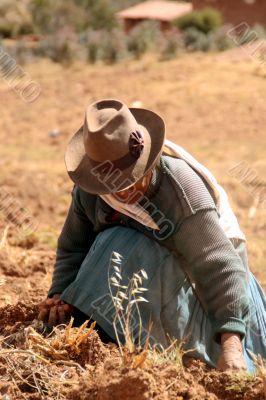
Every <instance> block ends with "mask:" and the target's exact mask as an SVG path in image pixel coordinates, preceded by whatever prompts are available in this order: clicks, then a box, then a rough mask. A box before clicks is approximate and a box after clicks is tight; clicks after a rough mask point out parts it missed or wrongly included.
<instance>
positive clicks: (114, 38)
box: [100, 29, 127, 64]
mask: <svg viewBox="0 0 266 400" xmlns="http://www.w3.org/2000/svg"><path fill="white" fill-rule="evenodd" d="M126 55H127V48H126V40H125V35H124V33H123V32H122V31H121V30H119V29H114V30H113V31H111V32H110V33H109V32H105V33H104V34H103V40H102V49H101V54H100V56H101V60H102V61H104V62H105V63H107V64H113V63H116V62H118V61H120V60H122V59H123V58H125V57H126Z"/></svg>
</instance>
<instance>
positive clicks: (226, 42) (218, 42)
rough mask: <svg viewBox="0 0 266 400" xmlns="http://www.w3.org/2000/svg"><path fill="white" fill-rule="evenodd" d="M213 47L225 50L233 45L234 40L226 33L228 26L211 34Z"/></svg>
mask: <svg viewBox="0 0 266 400" xmlns="http://www.w3.org/2000/svg"><path fill="white" fill-rule="evenodd" d="M212 40H213V49H214V50H217V51H225V50H228V49H232V48H233V47H235V45H236V44H235V42H234V40H233V39H232V38H231V37H229V35H228V27H226V26H224V27H222V28H220V29H218V30H217V31H216V32H214V33H213V34H212Z"/></svg>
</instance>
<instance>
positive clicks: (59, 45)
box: [36, 29, 79, 65]
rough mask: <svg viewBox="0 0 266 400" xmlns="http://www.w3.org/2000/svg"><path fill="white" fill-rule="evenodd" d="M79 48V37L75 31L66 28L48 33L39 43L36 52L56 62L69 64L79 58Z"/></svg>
mask: <svg viewBox="0 0 266 400" xmlns="http://www.w3.org/2000/svg"><path fill="white" fill-rule="evenodd" d="M78 50H79V47H78V38H77V37H76V35H75V34H73V32H71V31H68V30H67V29H65V30H60V31H58V32H56V33H55V34H53V35H47V36H46V37H45V39H43V40H42V41H41V42H40V43H39V47H38V49H37V51H36V54H37V55H38V56H41V57H47V58H50V59H51V60H52V61H54V62H58V63H62V64H65V65H69V64H71V63H72V62H73V61H74V60H75V59H76V58H77V54H78Z"/></svg>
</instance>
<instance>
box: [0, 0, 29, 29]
mask: <svg viewBox="0 0 266 400" xmlns="http://www.w3.org/2000/svg"><path fill="white" fill-rule="evenodd" d="M32 32H33V24H32V18H31V14H30V13H29V11H28V10H27V7H26V5H25V3H24V2H18V1H15V0H1V1H0V36H2V37H13V36H16V35H20V34H27V33H32Z"/></svg>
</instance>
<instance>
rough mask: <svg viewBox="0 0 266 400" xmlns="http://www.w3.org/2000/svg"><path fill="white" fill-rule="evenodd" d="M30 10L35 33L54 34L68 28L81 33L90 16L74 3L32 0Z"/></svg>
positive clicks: (61, 0) (62, 0)
mask: <svg viewBox="0 0 266 400" xmlns="http://www.w3.org/2000/svg"><path fill="white" fill-rule="evenodd" d="M29 7H30V10H31V14H32V19H33V23H34V27H35V31H36V32H39V33H42V34H54V33H56V32H57V31H58V30H61V29H64V28H68V29H71V30H72V31H76V32H80V31H82V30H83V29H85V27H86V26H87V24H88V16H87V15H86V13H85V12H84V10H83V9H82V8H81V7H79V6H77V5H76V4H75V3H74V2H73V1H64V0H56V1H54V0H30V5H29Z"/></svg>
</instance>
